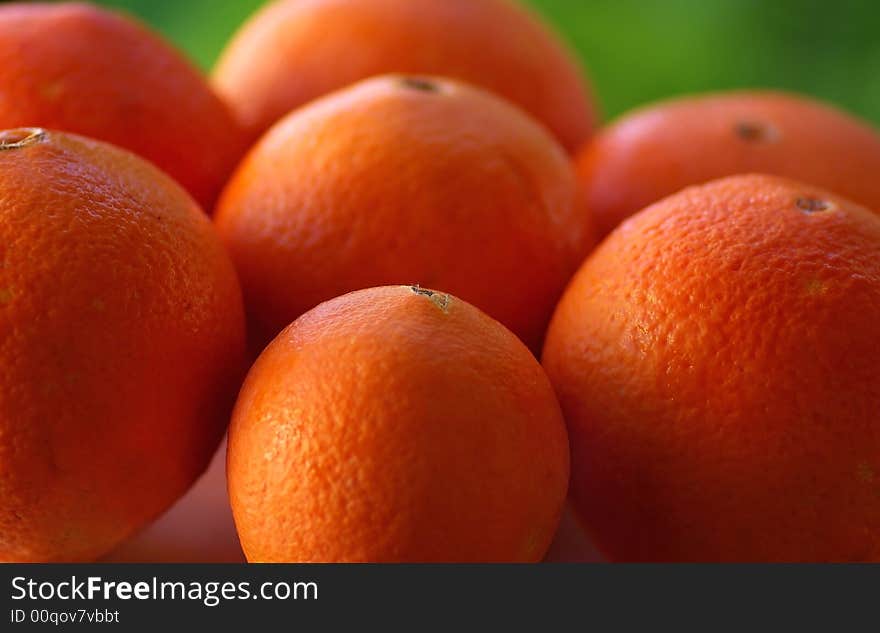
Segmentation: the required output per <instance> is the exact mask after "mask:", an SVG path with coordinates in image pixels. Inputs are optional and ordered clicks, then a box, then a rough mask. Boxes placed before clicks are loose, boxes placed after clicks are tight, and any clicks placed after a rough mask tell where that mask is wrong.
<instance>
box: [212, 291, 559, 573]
mask: <svg viewBox="0 0 880 633" xmlns="http://www.w3.org/2000/svg"><path fill="white" fill-rule="evenodd" d="M423 292H424V291H423ZM568 459H569V458H568V440H567V437H566V433H565V423H564V422H563V420H562V414H561V412H560V410H559V404H558V402H557V401H556V397H555V395H554V394H553V388H552V387H551V386H550V383H549V381H548V380H547V377H546V375H545V374H544V371H543V370H542V369H541V366H540V365H539V364H538V362H537V361H536V360H535V358H534V357H533V356H532V355H531V354H530V353H529V351H528V349H527V348H526V347H525V346H523V345H522V343H521V342H520V341H518V340H517V339H516V337H515V336H513V334H511V333H510V332H509V331H507V330H506V329H505V328H503V327H502V326H501V325H500V324H498V322H496V321H493V320H492V319H490V318H489V317H488V316H486V315H485V314H484V313H482V312H480V311H479V310H477V309H476V308H474V307H473V306H471V305H469V304H467V303H464V302H462V301H459V300H458V299H456V298H453V297H449V296H448V295H439V294H435V295H434V296H433V297H428V296H426V295H425V294H418V293H417V292H416V291H415V290H414V289H413V288H410V287H386V288H372V289H368V290H362V291H359V292H355V293H351V294H348V295H345V296H343V297H340V298H337V299H334V300H332V301H329V302H327V303H324V304H322V305H320V306H319V307H317V308H315V309H314V310H312V311H310V312H309V313H308V314H306V315H304V316H303V317H301V318H300V319H298V320H297V321H296V322H295V323H293V324H292V325H291V326H290V327H289V328H287V329H286V330H285V331H284V332H283V333H281V334H280V335H279V336H278V338H276V339H275V341H273V342H272V344H271V345H270V346H269V347H268V348H267V349H266V351H265V352H263V354H262V355H261V356H260V358H259V360H258V361H257V362H256V364H255V365H254V366H253V368H252V369H251V371H250V374H249V375H248V377H247V380H246V381H245V385H244V387H243V388H242V391H241V394H240V396H239V399H238V403H237V404H236V407H235V412H234V414H233V417H232V423H231V426H230V431H229V448H228V454H227V472H228V475H227V476H228V482H229V496H230V501H231V503H232V511H233V515H234V516H235V523H236V527H237V529H238V533H239V537H240V538H241V542H242V547H243V548H244V551H245V554H246V555H247V557H248V560H250V561H260V562H287V561H329V562H333V561H340V562H435V561H436V562H445V561H449V562H454V561H465V562H467V561H474V562H480V561H512V562H520V561H522V562H534V561H539V560H541V558H542V557H543V555H544V553H545V552H546V551H547V548H548V547H549V545H550V542H551V541H552V539H553V535H554V533H555V531H556V526H557V524H558V522H559V517H560V515H561V512H562V508H563V505H564V502H565V495H566V490H567V487H568V472H569V471H568V466H569V463H568Z"/></svg>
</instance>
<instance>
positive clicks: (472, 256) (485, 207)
mask: <svg viewBox="0 0 880 633" xmlns="http://www.w3.org/2000/svg"><path fill="white" fill-rule="evenodd" d="M407 81H410V80H409V79H405V78H402V77H395V76H391V77H382V78H376V79H372V80H368V81H366V82H362V83H360V84H356V85H355V86H353V87H351V88H349V89H347V90H345V91H342V92H339V93H336V94H334V95H330V96H328V97H325V98H323V99H320V100H318V101H316V102H314V103H313V104H311V105H309V106H307V107H305V108H303V109H301V110H299V111H297V112H294V113H292V114H291V115H290V116H288V117H287V118H285V119H284V120H283V121H281V122H280V123H278V125H277V126H275V127H274V128H273V129H272V131H270V132H269V133H268V134H267V135H266V136H265V137H264V138H263V139H262V140H261V141H260V143H259V144H258V145H257V146H256V147H255V148H254V149H252V150H251V152H250V154H249V155H248V156H247V157H246V158H245V159H244V160H243V161H242V163H241V165H240V166H239V168H238V170H237V171H236V173H235V174H234V175H233V177H232V179H231V180H230V182H229V184H228V185H227V187H226V189H225V191H224V193H223V195H222V197H221V200H220V202H219V203H218V205H217V213H216V218H215V220H216V223H217V226H218V228H219V229H220V233H221V235H222V236H223V238H224V240H225V242H226V245H227V246H228V248H229V251H230V253H231V254H232V258H233V261H234V262H235V264H236V266H237V268H238V271H239V275H240V278H241V280H242V286H243V288H244V293H245V300H246V303H247V306H248V310H249V317H250V319H249V325H250V326H251V331H252V334H253V338H254V341H255V345H257V346H258V347H259V349H262V346H263V345H265V344H266V343H267V342H268V341H269V340H271V338H272V337H273V336H275V335H276V334H277V333H278V332H280V331H281V329H283V328H284V327H286V326H287V325H288V324H290V322H291V321H293V320H294V319H295V318H296V317H298V316H300V315H301V314H303V313H304V312H305V311H307V310H309V309H311V308H313V307H314V306H316V305H317V304H319V303H321V302H322V301H326V300H328V299H331V298H333V297H336V296H339V295H341V294H344V293H345V292H349V291H352V290H358V289H361V288H369V287H372V286H381V285H391V284H415V283H418V284H421V285H423V286H426V287H431V288H440V289H442V290H443V291H444V292H449V293H452V294H455V295H456V296H459V297H461V298H462V299H463V300H465V301H468V302H471V303H473V304H475V305H476V306H477V307H479V308H480V309H482V310H485V311H486V312H488V313H489V315H490V316H492V317H494V318H496V319H498V320H499V321H501V322H502V323H504V324H505V325H506V326H507V327H509V328H510V329H512V330H513V331H514V333H516V334H517V335H519V336H520V337H522V338H523V340H525V341H526V342H527V344H529V345H531V346H532V347H533V348H534V349H540V344H541V341H542V340H543V335H544V330H545V329H546V327H547V323H548V322H549V320H550V316H551V314H552V312H553V307H554V306H555V304H556V301H557V300H558V298H559V296H560V295H561V294H562V291H563V289H564V287H565V283H566V282H567V281H568V279H569V278H570V277H571V275H572V274H573V273H574V271H575V270H576V269H577V266H578V265H579V264H580V262H581V261H582V259H583V257H584V255H585V254H586V252H587V251H588V249H589V247H590V246H592V244H593V241H592V231H591V228H590V226H589V218H588V216H587V215H586V214H585V213H584V212H583V207H582V206H581V205H580V204H579V198H578V189H577V184H576V180H575V175H574V171H573V169H572V167H571V164H570V162H569V160H568V157H567V155H566V154H565V152H564V151H563V149H562V147H560V146H559V145H558V144H557V143H556V142H555V141H554V140H553V139H552V137H551V136H550V135H549V134H547V133H546V132H545V131H544V130H543V129H542V128H541V127H540V126H538V125H537V124H535V123H534V122H533V121H532V120H531V119H529V118H528V117H527V116H526V115H525V114H523V113H522V112H521V111H520V110H518V109H516V108H514V107H512V106H511V105H509V104H508V103H506V102H504V101H502V100H501V99H498V98H497V97H495V96H493V95H491V94H489V93H488V92H484V91H482V90H479V89H476V88H471V87H468V86H466V85H464V84H457V83H454V82H450V81H447V80H441V79H420V80H419V81H427V82H430V84H431V85H433V86H434V90H435V91H433V92H426V91H424V90H419V89H417V88H413V87H409V86H408V85H407V83H406V82H407Z"/></svg>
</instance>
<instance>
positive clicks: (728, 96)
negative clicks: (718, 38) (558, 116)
mask: <svg viewBox="0 0 880 633" xmlns="http://www.w3.org/2000/svg"><path fill="white" fill-rule="evenodd" d="M578 171H579V176H580V180H581V182H582V185H583V187H584V190H585V198H586V204H587V206H588V208H589V209H590V211H591V212H592V214H593V216H594V218H595V222H596V225H597V229H598V233H599V235H600V236H602V237H604V236H605V235H607V234H608V233H610V232H611V231H612V230H613V229H614V227H616V226H617V225H618V224H620V223H621V222H622V221H623V220H625V219H626V218H628V217H629V216H631V215H632V214H634V213H636V212H638V211H640V210H641V209H643V208H644V207H646V206H648V205H649V204H651V203H653V202H656V201H657V200H660V199H661V198H665V197H666V196H668V195H671V194H673V193H675V192H677V191H680V190H681V189H684V188H685V187H688V186H690V185H698V184H701V183H705V182H708V181H710V180H714V179H716V178H722V177H724V176H733V175H735V174H741V173H750V172H760V173H768V174H774V175H777V176H784V177H787V178H793V179H796V180H802V181H804V182H810V183H813V184H815V185H817V186H820V187H824V188H826V189H830V190H831V191H834V192H837V193H838V194H840V195H843V196H845V197H848V198H850V199H853V200H855V201H857V202H859V203H861V204H863V205H866V206H868V207H870V208H872V209H874V210H875V211H880V178H878V177H877V174H878V173H880V133H878V131H877V130H876V129H874V128H872V127H870V126H869V125H868V124H867V123H865V122H863V121H860V120H858V119H856V118H855V117H853V116H852V115H850V114H847V113H845V112H842V111H840V110H837V109H835V108H833V107H831V106H828V105H824V104H822V103H819V102H817V101H813V100H811V99H808V98H806V97H802V96H797V95H790V94H783V93H777V92H731V93H722V94H715V95H708V96H700V97H687V98H682V99H677V100H673V101H668V102H664V103H660V104H657V105H653V106H648V107H645V108H642V109H639V110H636V111H635V112H633V113H631V114H629V115H627V116H624V117H623V118H621V119H620V120H619V121H617V122H616V123H614V124H612V125H611V126H609V127H608V128H606V129H604V130H602V131H601V132H600V133H599V134H597V135H596V137H595V138H594V140H593V141H592V142H591V143H590V144H589V145H588V146H587V147H586V148H584V150H583V152H582V153H581V155H580V156H579V157H578Z"/></svg>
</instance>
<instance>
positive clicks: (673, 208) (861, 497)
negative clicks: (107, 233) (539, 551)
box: [544, 176, 880, 561]
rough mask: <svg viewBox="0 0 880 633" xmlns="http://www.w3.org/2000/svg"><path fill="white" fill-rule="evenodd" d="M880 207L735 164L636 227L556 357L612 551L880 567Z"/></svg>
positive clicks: (578, 462)
mask: <svg viewBox="0 0 880 633" xmlns="http://www.w3.org/2000/svg"><path fill="white" fill-rule="evenodd" d="M878 315H880V218H878V217H877V216H876V215H873V214H872V213H871V212H870V211H868V210H867V209H865V208H863V207H859V206H856V205H854V204H852V203H850V202H847V201H846V200H843V199H842V198H839V197H838V196H836V195H833V194H831V193H827V192H825V191H823V190H821V189H817V188H815V187H813V186H810V185H803V184H798V183H796V182H791V181H787V180H783V179H780V178H776V177H770V176H738V177H732V178H728V179H724V180H720V181H717V182H713V183H711V184H708V185H705V186H701V187H694V188H690V189H686V190H685V191H683V192H681V193H679V194H677V195H675V196H672V197H669V198H666V199H665V200H663V201H661V202H659V203H657V204H656V205H654V206H652V207H650V208H648V209H647V210H645V211H643V212H642V213H640V214H638V215H636V216H635V217H633V218H632V219H631V220H629V221H628V222H626V223H624V224H623V225H622V226H621V227H620V228H619V229H617V231H615V232H614V233H612V235H611V236H610V237H609V238H608V239H607V240H606V241H605V242H604V243H603V244H602V246H600V247H599V248H598V249H597V250H596V252H595V253H594V254H593V255H592V256H591V257H590V258H589V259H588V260H587V262H586V263H585V264H584V266H583V267H582V268H581V270H580V272H579V273H578V274H577V276H576V277H575V279H574V280H573V281H572V283H571V285H570V287H569V288H568V290H567V291H566V293H565V296H564V297H563V299H562V301H561V303H560V305H559V308H558V310H557V312H556V314H555V316H554V318H553V322H552V325H551V327H550V330H549V332H548V335H547V344H546V348H545V350H544V365H545V368H546V369H547V372H548V374H549V375H550V378H551V381H552V382H553V384H554V386H555V388H556V391H557V394H558V395H559V397H560V401H561V404H562V408H563V412H564V414H565V416H566V421H567V422H568V428H569V433H570V437H571V446H572V493H573V499H574V505H575V507H576V509H577V511H578V512H579V514H580V516H581V518H582V519H583V520H584V522H585V524H586V525H587V527H588V528H589V530H590V531H591V532H592V534H593V536H594V537H595V539H596V541H597V544H598V545H599V546H600V547H601V548H602V549H603V550H604V552H605V553H606V554H608V555H609V557H610V558H611V559H613V560H667V561H670V560H671V561H684V560H695V561H719V560H729V561H856V560H861V561H880V495H878V481H880V479H878V477H880V474H878V473H880V372H878V371H877V367H878V364H880V329H878V328H877V317H878Z"/></svg>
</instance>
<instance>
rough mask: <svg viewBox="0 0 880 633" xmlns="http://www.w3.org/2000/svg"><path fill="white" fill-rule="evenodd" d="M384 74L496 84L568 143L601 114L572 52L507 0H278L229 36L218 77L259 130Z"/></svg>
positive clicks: (574, 143) (582, 136)
mask: <svg viewBox="0 0 880 633" xmlns="http://www.w3.org/2000/svg"><path fill="white" fill-rule="evenodd" d="M387 73H407V74H428V75H444V76H448V77H454V78H457V79H461V80H463V81H466V82H469V83H473V84H476V85H479V86H483V87H485V88H488V89H490V90H493V91H495V92H497V93H498V94H500V95H502V96H503V97H506V98H507V99H510V100H511V101H513V102H514V103H517V104H519V105H520V106H521V107H523V108H525V109H526V110H528V111H529V112H530V113H531V114H532V115H534V116H535V117H536V118H537V119H539V120H540V121H542V122H543V123H544V124H545V125H546V126H547V127H548V128H549V129H550V130H552V131H553V133H554V134H555V135H556V136H557V137H558V139H559V140H560V142H561V143H562V144H563V145H565V147H566V148H567V149H568V150H570V151H574V150H576V149H577V148H578V147H580V146H581V144H583V142H584V141H586V140H587V137H588V136H589V135H590V133H591V131H592V128H593V123H594V120H595V116H596V115H595V111H594V106H593V103H592V99H591V96H590V94H589V91H588V88H587V86H586V84H585V81H584V79H583V78H582V75H581V71H580V68H578V65H577V63H576V62H575V61H574V58H573V56H572V55H571V54H570V53H569V51H568V50H567V49H566V47H565V46H564V45H563V43H562V42H560V41H559V39H558V38H557V37H556V36H555V35H554V34H553V33H552V32H550V30H549V29H548V28H547V27H546V26H544V25H543V24H542V23H541V22H540V20H539V19H537V18H536V16H534V15H533V14H531V13H530V12H528V11H526V10H524V9H523V8H521V7H519V6H517V4H515V3H514V2H511V1H510V0H406V1H405V2H403V1H401V0H306V1H303V0H280V1H278V2H274V3H272V4H269V5H267V6H266V7H265V8H263V9H262V10H261V11H260V12H259V13H257V14H256V15H255V16H254V17H253V18H251V20H250V21H249V22H247V23H246V24H245V25H244V26H243V27H242V28H241V30H240V31H239V32H238V34H237V35H236V36H235V37H234V38H233V40H232V41H231V42H230V44H229V45H228V47H227V49H226V51H225V53H224V54H223V55H222V57H221V59H220V62H219V63H218V65H217V67H216V69H215V71H214V83H215V85H216V86H217V88H218V90H219V91H220V93H221V94H223V95H224V96H225V97H226V99H227V100H228V101H229V103H231V104H232V105H233V107H234V108H235V110H236V111H237V113H238V115H239V116H240V118H241V120H242V121H243V122H244V123H245V124H246V125H247V127H249V128H250V129H251V131H252V133H253V134H255V135H256V134H259V133H260V132H262V131H264V130H265V129H266V128H268V127H269V126H270V125H272V124H273V123H274V122H275V121H277V120H278V119H280V118H281V117H282V116H284V115H285V114H287V113H288V112H289V111H290V110H292V109H294V108H297V107H299V106H301V105H303V104H304V103H306V102H308V101H311V100H313V99H315V98H317V97H320V96H322V95H324V94H327V93H328V92H332V91H334V90H338V89H341V88H344V87H346V86H348V85H349V84H352V83H354V82H356V81H360V80H362V79H366V78H368V77H372V76H375V75H383V74H387Z"/></svg>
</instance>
